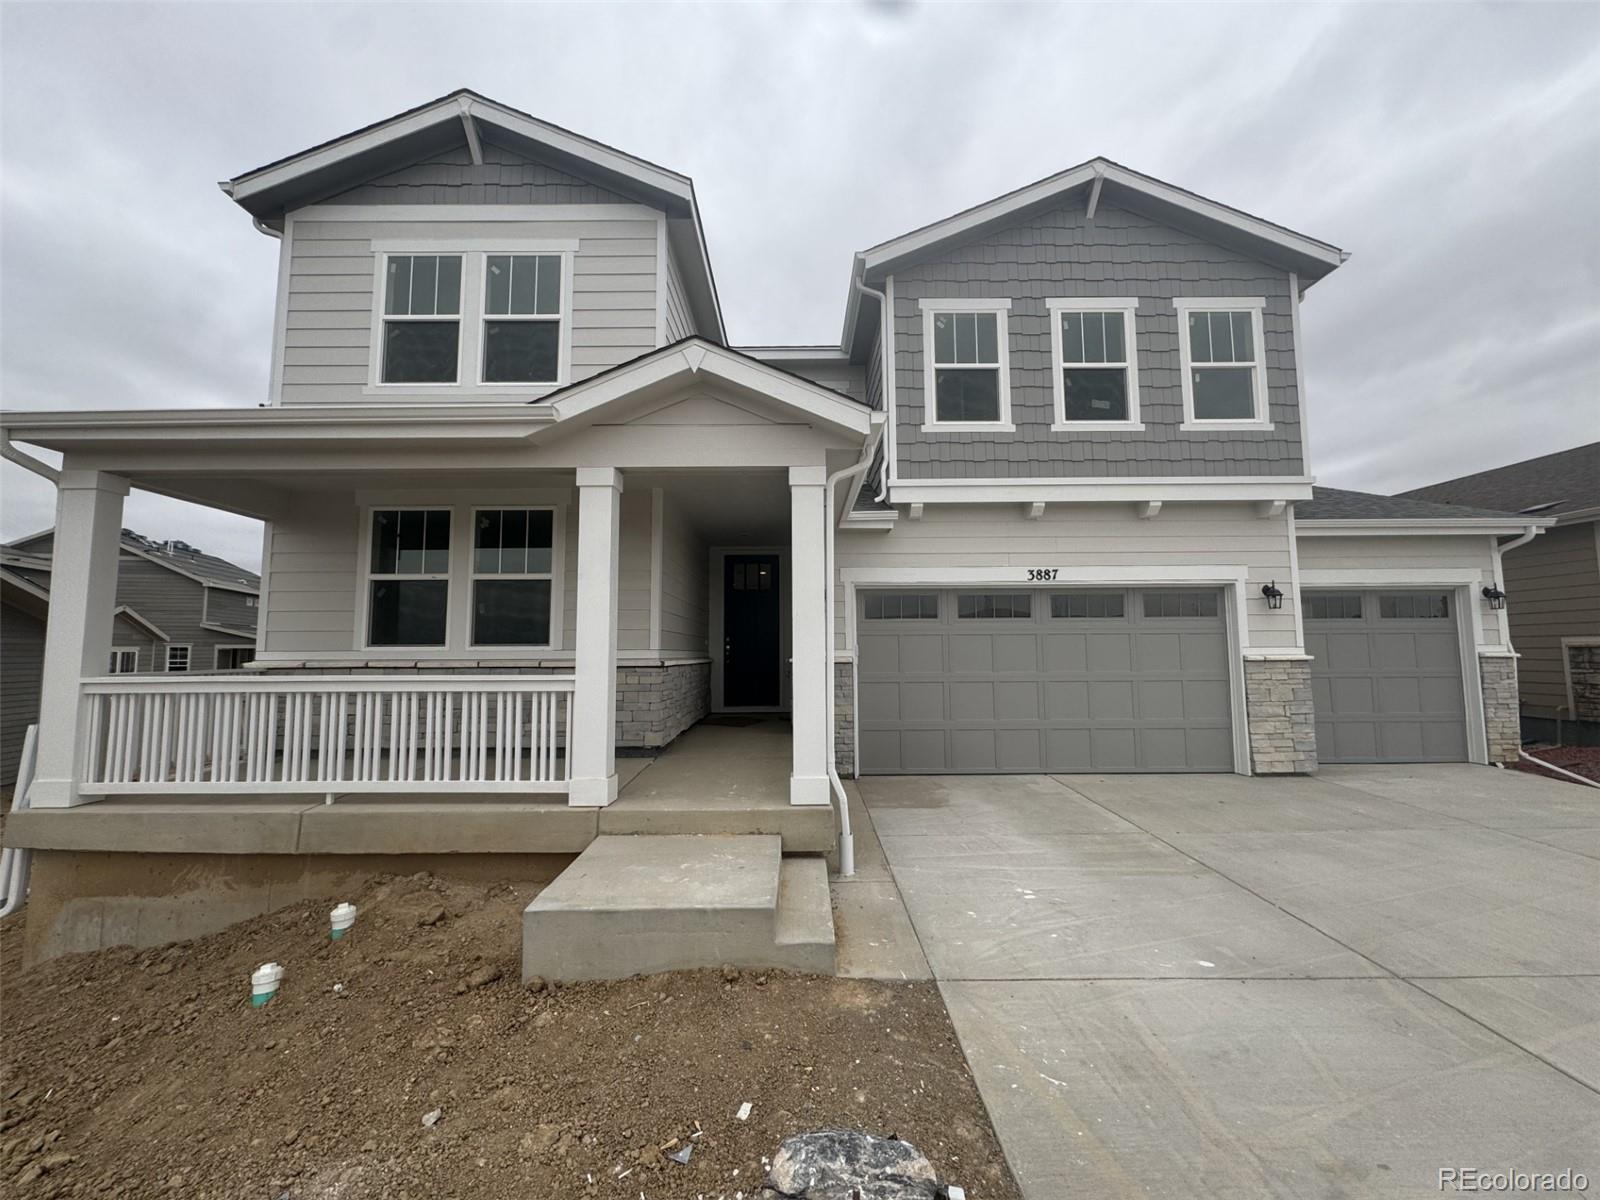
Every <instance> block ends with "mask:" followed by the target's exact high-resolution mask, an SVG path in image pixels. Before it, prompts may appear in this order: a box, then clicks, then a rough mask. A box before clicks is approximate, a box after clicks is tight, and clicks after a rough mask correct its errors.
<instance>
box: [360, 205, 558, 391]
mask: <svg viewBox="0 0 1600 1200" xmlns="http://www.w3.org/2000/svg"><path fill="white" fill-rule="evenodd" d="M479 245H481V248H477V247H478V246H479ZM372 247H373V249H374V251H375V252H376V253H377V257H378V263H379V267H378V291H379V295H378V297H377V299H376V301H375V303H374V305H373V315H372V345H373V347H374V350H373V354H372V367H371V374H370V376H369V388H368V391H369V392H381V391H391V390H404V389H407V388H414V389H417V390H419V391H428V392H432V393H435V394H437V393H438V391H439V389H441V388H442V389H447V390H446V392H445V394H447V395H451V396H461V397H469V396H491V397H494V398H496V399H517V400H522V399H526V398H528V397H529V396H530V395H533V396H538V395H542V394H543V393H546V392H549V391H552V390H554V389H555V388H558V387H561V386H563V385H565V384H566V383H567V382H568V381H569V380H570V378H571V367H570V363H571V358H572V352H571V347H572V286H573V281H572V268H573V262H574V260H575V257H576V255H577V251H578V243H577V242H576V241H573V240H567V241H563V240H559V239H556V240H552V239H548V238H538V239H532V238H518V237H515V236H511V237H506V238H504V239H501V238H496V239H495V240H494V241H493V242H490V243H488V244H482V243H481V242H480V241H479V240H477V239H469V240H467V241H465V242H462V241H458V240H455V239H448V240H447V239H445V238H443V237H440V238H437V239H434V238H428V237H419V238H416V239H407V240H405V241H394V242H390V241H385V240H382V239H374V240H373V242H372ZM508 393H509V395H508Z"/></svg>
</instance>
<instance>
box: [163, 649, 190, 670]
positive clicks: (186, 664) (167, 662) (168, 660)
mask: <svg viewBox="0 0 1600 1200" xmlns="http://www.w3.org/2000/svg"><path fill="white" fill-rule="evenodd" d="M174 650H182V651H183V670H181V671H173V670H172V652H173V651H174ZM161 669H162V670H163V671H172V673H173V674H174V675H187V674H189V673H190V672H192V671H193V670H194V647H193V646H191V645H189V644H188V643H187V642H173V643H169V644H168V646H167V652H166V654H165V656H164V657H163V658H162V659H161Z"/></svg>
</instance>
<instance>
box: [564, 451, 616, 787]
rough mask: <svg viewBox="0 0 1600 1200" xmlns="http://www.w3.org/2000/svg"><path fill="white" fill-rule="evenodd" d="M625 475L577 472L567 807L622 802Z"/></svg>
mask: <svg viewBox="0 0 1600 1200" xmlns="http://www.w3.org/2000/svg"><path fill="white" fill-rule="evenodd" d="M621 499H622V472H620V471H618V470H616V469H615V468H614V467H579V468H578V612H577V619H578V634H577V644H576V646H575V649H574V653H575V656H576V660H577V666H576V675H577V679H576V682H575V684H574V685H573V695H572V744H571V745H570V746H568V747H567V753H568V754H569V755H570V756H571V762H572V783H571V790H570V791H569V792H568V794H567V802H568V803H569V804H577V805H585V806H587V807H591V808H595V807H599V806H602V805H606V804H610V803H611V802H612V801H613V800H615V799H616V798H617V543H618V541H619V526H620V517H621V512H622V504H621Z"/></svg>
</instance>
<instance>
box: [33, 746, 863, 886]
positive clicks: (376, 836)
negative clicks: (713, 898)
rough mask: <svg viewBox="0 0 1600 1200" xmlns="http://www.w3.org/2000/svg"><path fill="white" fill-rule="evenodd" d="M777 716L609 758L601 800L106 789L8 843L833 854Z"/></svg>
mask: <svg viewBox="0 0 1600 1200" xmlns="http://www.w3.org/2000/svg"><path fill="white" fill-rule="evenodd" d="M791 762H792V747H791V744H790V737H789V723H788V721H787V720H785V719H783V718H781V717H776V716H766V717H710V718H707V719H706V720H705V721H702V722H701V723H699V724H697V725H696V726H695V727H694V728H692V729H690V730H689V731H687V732H686V733H684V734H683V735H682V736H681V737H679V738H678V739H677V740H676V741H675V742H674V743H673V744H672V745H671V746H670V747H668V748H667V749H665V750H663V751H661V752H660V753H659V754H652V755H635V756H628V757H622V758H619V759H618V760H617V777H618V794H617V799H616V800H615V802H614V803H612V804H609V805H606V806H604V807H599V808H596V807H575V806H572V805H568V804H563V803H560V802H559V801H560V800H561V797H560V796H559V795H556V794H534V795H519V794H517V793H515V792H511V791H505V792H495V793H492V794H485V793H479V794H476V795H471V794H458V793H453V792H441V791H431V792H430V791H415V790H408V789H402V788H396V789H391V790H387V791H384V790H375V791H370V792H347V793H341V794H337V795H335V796H334V797H333V798H332V800H331V801H330V798H329V795H328V794H324V793H318V792H313V791H309V790H300V791H294V792H286V793H281V794H273V795H263V794H259V793H256V794H251V793H227V794H225V793H215V792H212V793H187V794H162V795H148V796H146V795H116V796H108V797H106V798H105V799H104V800H102V801H100V802H98V803H95V804H92V805H88V806H85V807H81V808H75V809H71V810H67V809H61V808H49V807H32V808H29V809H24V810H22V811H19V812H16V813H14V814H12V816H11V817H10V819H9V820H8V822H7V828H6V839H7V843H8V844H9V845H13V846H18V847H22V848H29V849H39V850H53V851H75V852H103V851H112V852H122V853H174V852H178V853H186V854H220V855H239V854H274V855H383V856H401V855H414V854H417V853H420V852H423V851H425V852H426V853H428V854H444V855H479V854H507V855H563V856H565V855H573V854H577V853H579V852H581V851H582V850H583V849H584V848H585V847H586V846H588V844H589V843H590V842H592V841H593V840H594V839H595V838H596V837H598V836H600V835H601V834H628V833H637V834H684V833H724V834H776V835H778V836H779V837H781V838H782V842H783V850H784V852H785V853H788V854H822V855H826V856H828V857H830V858H832V856H833V855H834V853H835V848H836V838H835V817H834V812H833V809H832V808H831V807H829V806H819V805H793V804H791V803H790V802H789V773H790V769H791Z"/></svg>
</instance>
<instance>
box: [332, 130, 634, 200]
mask: <svg viewBox="0 0 1600 1200" xmlns="http://www.w3.org/2000/svg"><path fill="white" fill-rule="evenodd" d="M323 203H325V204H631V203H633V202H632V201H631V200H629V199H628V197H626V196H623V195H619V194H618V193H616V192H613V191H611V190H610V189H609V188H604V187H601V186H600V185H598V184H595V183H590V182H589V181H588V180H586V179H580V178H578V177H577V176H576V175H570V174H568V173H567V172H566V171H563V170H561V169H560V168H559V167H553V166H550V165H549V164H548V163H541V162H535V161H533V160H532V159H528V158H525V157H523V156H522V155H520V154H517V153H516V152H514V151H512V150H507V149H506V148H505V147H503V146H497V145H495V144H494V143H493V142H488V141H485V142H484V143H483V163H482V164H481V165H477V166H475V165H473V162H472V155H471V152H470V151H468V149H467V148H466V147H465V146H457V147H456V148H454V149H453V150H444V151H441V152H440V153H438V154H437V155H435V156H434V157H432V158H430V159H428V160H427V161H426V162H420V163H413V164H412V165H411V166H408V167H402V168H400V169H399V170H398V171H392V172H390V173H389V174H387V175H384V176H381V177H380V178H378V179H374V180H372V181H371V182H370V183H364V184H362V185H361V186H359V187H354V188H351V189H350V190H349V191H347V192H342V193H340V194H339V195H337V196H333V197H331V198H329V199H328V200H325V201H323Z"/></svg>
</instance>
